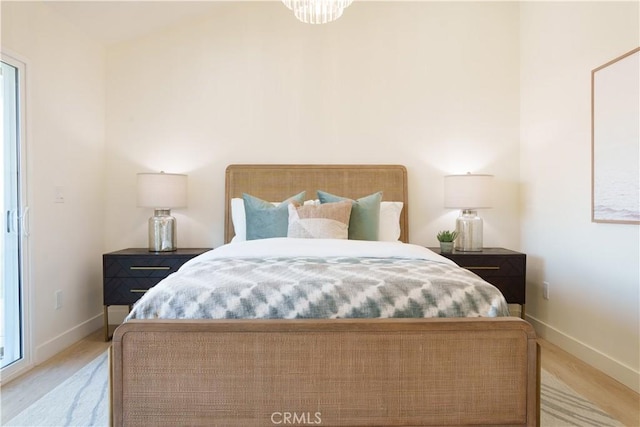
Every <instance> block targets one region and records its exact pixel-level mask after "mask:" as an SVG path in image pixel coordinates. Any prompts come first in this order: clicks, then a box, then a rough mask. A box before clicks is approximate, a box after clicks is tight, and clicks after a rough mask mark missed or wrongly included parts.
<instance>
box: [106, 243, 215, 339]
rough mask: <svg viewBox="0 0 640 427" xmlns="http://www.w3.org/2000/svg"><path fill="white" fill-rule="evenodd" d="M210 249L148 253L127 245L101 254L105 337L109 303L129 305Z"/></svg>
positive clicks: (107, 334)
mask: <svg viewBox="0 0 640 427" xmlns="http://www.w3.org/2000/svg"><path fill="white" fill-rule="evenodd" d="M209 250H210V248H185V249H178V250H176V251H173V252H149V250H148V249H147V248H130V249H123V250H121V251H116V252H109V253H107V254H104V255H103V256H102V276H103V288H102V290H103V293H102V295H103V304H104V339H105V341H109V338H110V337H109V306H110V305H128V306H129V307H131V306H132V305H133V304H134V303H135V302H136V301H138V300H139V299H140V298H141V297H142V295H143V294H144V293H145V292H147V291H148V290H149V289H151V288H152V287H153V286H155V285H156V284H158V282H160V280H162V279H164V278H165V277H167V276H168V275H170V274H171V273H173V272H175V271H177V270H178V269H179V268H180V267H181V266H182V264H184V263H185V262H187V261H188V260H190V259H191V258H193V257H195V256H197V255H200V254H202V253H204V252H207V251H209Z"/></svg>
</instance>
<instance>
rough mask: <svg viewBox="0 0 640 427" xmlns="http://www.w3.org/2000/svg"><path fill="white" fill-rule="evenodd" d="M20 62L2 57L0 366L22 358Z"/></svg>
mask: <svg viewBox="0 0 640 427" xmlns="http://www.w3.org/2000/svg"><path fill="white" fill-rule="evenodd" d="M23 70H24V64H19V63H17V62H15V61H12V60H11V59H10V58H6V57H5V55H3V57H2V68H1V70H0V71H1V72H0V80H1V83H2V84H1V87H0V95H1V98H2V107H1V108H2V114H0V116H1V117H2V119H1V120H2V122H1V123H0V125H1V128H2V141H3V144H2V145H3V147H2V150H0V163H1V164H2V174H0V200H1V201H2V215H3V221H2V228H3V230H2V240H1V241H0V259H1V260H2V262H1V263H0V362H1V363H0V368H2V371H3V374H4V373H5V368H8V367H10V366H12V365H14V364H18V363H19V362H20V361H23V360H24V358H25V312H24V307H25V305H24V301H25V299H24V295H25V293H24V287H23V285H24V282H23V274H22V272H23V271H24V270H23V267H24V266H23V256H22V255H23V253H24V249H25V248H24V244H25V243H26V233H25V231H26V230H25V225H26V208H24V206H25V204H24V201H23V200H22V195H23V192H22V190H23V189H22V176H21V172H22V159H21V152H22V150H21V145H22V141H21V136H22V134H23V132H22V126H21V119H22V117H21V116H22V111H23V110H22V108H21V107H22V106H21V104H22V100H21V97H22V90H21V88H22V87H24V86H23V84H22V83H23V82H22V81H21V79H22V78H23V75H22V74H23Z"/></svg>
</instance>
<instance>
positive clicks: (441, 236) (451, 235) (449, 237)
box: [436, 230, 458, 242]
mask: <svg viewBox="0 0 640 427" xmlns="http://www.w3.org/2000/svg"><path fill="white" fill-rule="evenodd" d="M436 237H437V239H438V242H453V241H454V240H456V237H458V232H457V231H449V230H443V231H441V232H439V233H438V234H437V236H436Z"/></svg>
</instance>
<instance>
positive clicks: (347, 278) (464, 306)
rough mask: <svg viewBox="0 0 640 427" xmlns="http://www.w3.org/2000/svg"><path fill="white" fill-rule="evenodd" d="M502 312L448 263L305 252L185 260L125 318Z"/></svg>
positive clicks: (471, 277) (493, 295) (492, 291)
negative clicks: (187, 263) (186, 263)
mask: <svg viewBox="0 0 640 427" xmlns="http://www.w3.org/2000/svg"><path fill="white" fill-rule="evenodd" d="M508 315H509V309H508V307H507V303H506V301H505V299H504V297H503V296H502V294H501V293H500V291H499V290H498V289H497V288H495V287H494V286H493V285H491V284H489V283H487V282H485V281H484V280H482V279H480V278H479V277H478V276H476V275H475V274H474V273H472V272H470V271H468V270H465V269H462V268H460V267H458V266H455V265H449V264H445V263H441V262H435V261H431V260H422V259H403V258H354V257H308V256H306V257H274V258H223V259H207V260H203V261H200V262H196V263H193V264H191V265H190V266H189V268H183V269H181V270H179V271H177V272H176V273H173V274H172V275H170V276H169V277H167V278H166V279H164V280H163V281H162V282H161V283H159V284H158V285H156V286H155V287H153V288H152V289H151V290H150V291H149V292H147V293H146V294H145V295H144V297H143V298H141V299H140V300H139V301H138V302H137V303H136V305H135V306H134V307H133V309H132V311H131V313H130V314H129V316H128V317H127V320H129V319H155V318H163V319H223V318H226V319H236V318H243V319H274V318H279V319H295V318H358V317H365V318H378V317H385V318H388V317H475V316H484V317H495V316H508Z"/></svg>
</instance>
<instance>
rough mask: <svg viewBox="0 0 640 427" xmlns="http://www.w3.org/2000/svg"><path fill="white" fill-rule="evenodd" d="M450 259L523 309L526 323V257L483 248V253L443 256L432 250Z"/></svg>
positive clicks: (522, 312) (435, 250) (455, 252)
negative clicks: (498, 290)
mask: <svg viewBox="0 0 640 427" xmlns="http://www.w3.org/2000/svg"><path fill="white" fill-rule="evenodd" d="M429 249H431V250H432V251H433V252H435V253H437V254H440V255H442V256H443V257H446V258H449V259H450V260H452V261H453V262H455V263H456V264H458V265H459V266H460V267H463V268H466V269H467V270H471V271H473V272H474V273H476V274H477V275H478V276H480V277H482V278H483V279H484V280H486V281H487V282H489V283H491V284H492V285H494V286H495V287H496V288H498V289H500V292H502V294H503V295H504V297H505V299H506V300H507V302H508V303H509V304H519V305H520V308H521V310H520V317H522V318H523V319H524V315H525V312H524V308H525V298H526V289H527V288H526V271H527V256H526V255H525V254H523V253H520V252H516V251H511V250H509V249H504V248H484V249H483V250H482V252H461V251H455V250H454V251H453V252H452V253H449V254H447V253H445V254H443V253H440V248H429Z"/></svg>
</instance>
